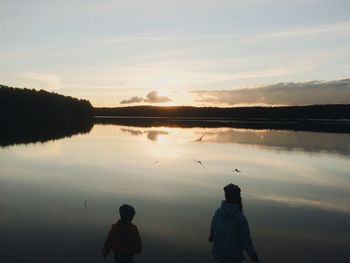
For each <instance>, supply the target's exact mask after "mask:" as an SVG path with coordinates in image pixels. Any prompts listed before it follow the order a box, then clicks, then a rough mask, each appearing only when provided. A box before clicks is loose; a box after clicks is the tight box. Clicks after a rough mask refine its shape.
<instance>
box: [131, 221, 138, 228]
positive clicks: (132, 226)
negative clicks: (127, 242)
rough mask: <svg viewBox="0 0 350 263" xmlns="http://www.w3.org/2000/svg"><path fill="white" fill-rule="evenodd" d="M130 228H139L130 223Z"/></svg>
mask: <svg viewBox="0 0 350 263" xmlns="http://www.w3.org/2000/svg"><path fill="white" fill-rule="evenodd" d="M130 228H132V229H135V230H137V226H136V225H135V224H133V223H131V222H130Z"/></svg>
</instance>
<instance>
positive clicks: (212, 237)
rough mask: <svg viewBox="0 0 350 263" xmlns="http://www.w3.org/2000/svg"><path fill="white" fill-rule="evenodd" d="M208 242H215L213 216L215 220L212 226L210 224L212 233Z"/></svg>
mask: <svg viewBox="0 0 350 263" xmlns="http://www.w3.org/2000/svg"><path fill="white" fill-rule="evenodd" d="M208 241H209V242H213V241H214V216H213V218H212V220H211V224H210V233H209V237H208Z"/></svg>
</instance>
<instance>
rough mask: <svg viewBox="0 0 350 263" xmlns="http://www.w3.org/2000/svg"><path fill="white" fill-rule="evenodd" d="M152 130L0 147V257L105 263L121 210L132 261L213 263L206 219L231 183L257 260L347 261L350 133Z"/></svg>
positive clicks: (107, 128) (103, 128)
mask: <svg viewBox="0 0 350 263" xmlns="http://www.w3.org/2000/svg"><path fill="white" fill-rule="evenodd" d="M157 126H160V127H148V128H147V127H132V126H118V125H102V124H96V125H94V126H93V128H92V129H91V131H90V132H88V133H85V134H77V135H75V136H72V137H69V138H67V137H66V138H62V139H57V140H51V141H47V142H45V143H30V144H16V145H14V144H13V143H12V141H11V145H8V144H7V146H6V147H2V148H0V262H2V263H7V262H15V263H17V262H40V263H42V262H103V259H102V256H101V248H102V244H103V242H104V239H105V236H106V234H107V232H108V230H109V228H110V225H111V224H112V223H113V222H115V221H116V219H117V213H116V208H118V207H119V206H120V205H121V204H124V203H130V204H132V205H134V207H135V209H136V216H135V219H134V223H135V224H136V225H137V226H138V228H139V230H140V233H141V235H142V238H143V244H144V253H143V254H142V255H140V256H137V257H136V260H135V262H213V260H212V257H211V255H210V244H209V243H207V237H208V232H209V224H210V220H211V216H212V214H213V213H214V211H215V209H216V208H217V207H218V206H219V204H220V201H221V200H222V199H223V191H222V188H223V186H225V185H226V184H228V183H231V182H232V183H235V184H238V185H240V187H241V188H242V194H243V196H242V197H243V205H244V211H245V214H246V215H247V218H248V221H249V223H250V227H251V232H252V237H253V240H254V243H255V245H256V249H257V251H258V253H259V255H260V258H261V262H350V172H349V171H350V165H349V164H350V162H349V161H350V158H349V157H350V134H332V133H313V132H294V131H271V130H249V129H248V130H247V129H235V128H170V127H162V126H161V125H157ZM202 135H204V137H203V139H202V141H201V142H193V141H194V140H195V139H196V138H198V137H200V136H202ZM9 144H10V143H9ZM194 160H201V161H202V163H203V166H201V165H199V164H198V163H196V162H195V161H194ZM235 168H238V169H240V170H241V171H242V172H241V173H239V174H237V173H236V174H234V173H232V170H233V169H235ZM85 200H87V202H86V209H85V208H84V201H85ZM247 261H248V262H249V260H247ZM107 262H113V261H112V257H111V256H109V258H108V260H107Z"/></svg>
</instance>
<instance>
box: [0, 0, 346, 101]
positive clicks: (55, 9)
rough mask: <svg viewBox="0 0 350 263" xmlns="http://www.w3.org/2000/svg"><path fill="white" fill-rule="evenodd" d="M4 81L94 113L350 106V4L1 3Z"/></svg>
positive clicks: (324, 0)
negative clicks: (145, 108) (83, 103)
mask: <svg viewBox="0 0 350 263" xmlns="http://www.w3.org/2000/svg"><path fill="white" fill-rule="evenodd" d="M0 35H1V37H0V83H1V84H3V85H8V86H13V87H21V88H24V87H26V88H33V89H45V90H48V91H53V92H57V93H61V94H64V95H69V96H74V97H78V98H85V99H88V100H90V101H91V103H92V104H93V105H94V106H129V105H141V104H142V105H144V104H151V105H192V106H224V107H225V106H242V105H243V106H245V105H307V104H324V103H350V44H349V43H350V1H348V0H342V1H340V0H304V1H302V0H293V1H289V0H242V1H238V0H230V1H226V0H216V1H212V0H210V1H208V0H200V1H197V0H186V1H184V0H176V1H170V0H104V1H101V0H71V1H56V0H32V1H26V0H0Z"/></svg>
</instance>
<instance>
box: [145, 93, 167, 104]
mask: <svg viewBox="0 0 350 263" xmlns="http://www.w3.org/2000/svg"><path fill="white" fill-rule="evenodd" d="M145 101H146V102H149V103H163V102H168V101H171V99H169V98H168V97H167V96H158V92H157V91H155V90H154V91H151V92H149V93H147V99H146V100H145Z"/></svg>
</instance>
